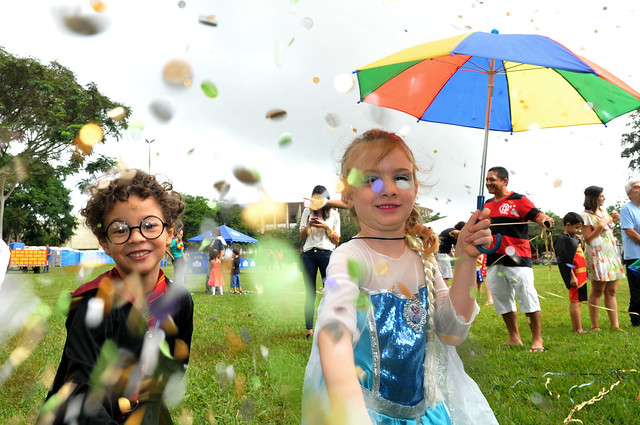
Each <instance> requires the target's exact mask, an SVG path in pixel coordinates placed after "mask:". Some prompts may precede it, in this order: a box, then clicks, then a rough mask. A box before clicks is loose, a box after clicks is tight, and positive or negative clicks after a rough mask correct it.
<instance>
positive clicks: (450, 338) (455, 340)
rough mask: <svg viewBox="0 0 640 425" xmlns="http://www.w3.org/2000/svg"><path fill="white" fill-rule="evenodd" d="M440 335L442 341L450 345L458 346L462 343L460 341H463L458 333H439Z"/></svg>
mask: <svg viewBox="0 0 640 425" xmlns="http://www.w3.org/2000/svg"><path fill="white" fill-rule="evenodd" d="M438 337H439V338H440V340H441V341H442V342H444V343H445V344H448V345H453V346H456V345H460V343H461V342H462V338H460V337H459V336H456V335H438Z"/></svg>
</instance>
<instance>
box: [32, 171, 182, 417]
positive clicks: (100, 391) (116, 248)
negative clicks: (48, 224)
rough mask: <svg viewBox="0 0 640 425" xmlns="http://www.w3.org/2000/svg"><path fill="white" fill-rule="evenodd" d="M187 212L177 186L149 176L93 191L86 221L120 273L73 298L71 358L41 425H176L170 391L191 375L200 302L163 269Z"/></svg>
mask: <svg viewBox="0 0 640 425" xmlns="http://www.w3.org/2000/svg"><path fill="white" fill-rule="evenodd" d="M183 211H184V203H183V202H182V200H181V196H180V195H179V194H178V193H176V192H174V191H173V190H172V186H171V184H170V183H168V182H166V183H160V182H159V181H158V180H157V179H156V177H155V176H153V175H150V174H147V173H145V172H143V171H140V170H126V171H124V172H122V173H121V175H120V176H118V177H117V178H115V179H113V180H111V181H103V182H101V183H98V184H96V185H95V186H93V187H92V188H91V199H89V201H88V202H87V205H86V207H85V208H84V209H83V210H82V211H81V214H82V215H83V216H84V217H85V218H86V223H87V225H88V226H89V228H90V229H91V230H92V232H93V233H94V234H95V235H96V237H97V238H98V241H99V242H100V245H101V246H102V247H103V248H104V250H105V252H106V253H107V254H108V255H110V256H111V257H112V258H113V260H114V261H115V267H114V268H113V269H111V270H109V271H108V272H106V273H103V274H101V275H100V276H98V277H97V278H95V279H94V280H92V281H90V282H88V283H85V284H84V285H82V286H80V287H79V288H78V289H76V290H75V291H74V292H73V293H72V294H71V306H70V309H69V314H68V317H67V320H66V329H67V339H66V341H65V345H64V351H63V353H62V359H61V361H60V365H59V367H58V372H57V374H56V376H55V379H54V382H53V386H52V388H51V390H50V391H49V394H48V395H47V400H46V402H45V404H44V406H43V408H42V409H41V412H40V418H39V419H38V424H59V423H77V424H89V423H92V424H93V423H100V424H107V423H109V424H116V423H123V422H125V421H126V420H127V419H128V418H130V417H134V416H135V417H136V423H145V424H146V423H149V424H171V423H172V421H171V417H170V415H169V411H168V409H167V407H166V405H165V403H164V398H165V396H166V395H165V394H164V389H165V387H166V386H167V383H168V382H176V380H179V379H181V378H182V376H183V375H184V373H185V371H186V367H187V363H188V361H189V350H190V346H191V335H192V333H193V300H192V298H191V294H190V292H189V291H188V290H187V289H186V288H185V287H183V286H181V285H177V284H173V283H172V282H171V281H170V280H169V279H167V278H166V277H165V275H164V273H163V271H162V269H161V268H160V260H161V259H162V257H163V255H164V252H165V249H166V246H167V243H168V241H170V240H171V238H172V237H173V228H174V224H175V223H176V221H178V220H179V218H180V216H181V215H182V213H183ZM132 419H133V418H132ZM138 419H140V420H138ZM141 421H142V422H141Z"/></svg>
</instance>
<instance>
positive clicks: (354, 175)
mask: <svg viewBox="0 0 640 425" xmlns="http://www.w3.org/2000/svg"><path fill="white" fill-rule="evenodd" d="M347 183H349V184H350V185H351V186H353V187H360V186H364V173H363V172H362V171H360V170H358V169H357V168H352V169H351V171H349V175H348V176H347Z"/></svg>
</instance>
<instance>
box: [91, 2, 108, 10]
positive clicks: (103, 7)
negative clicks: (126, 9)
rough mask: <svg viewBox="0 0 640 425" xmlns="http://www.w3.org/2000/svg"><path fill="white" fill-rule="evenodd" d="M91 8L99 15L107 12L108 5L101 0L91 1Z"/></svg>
mask: <svg viewBox="0 0 640 425" xmlns="http://www.w3.org/2000/svg"><path fill="white" fill-rule="evenodd" d="M91 8H92V9H93V10H95V11H96V12H98V13H102V12H104V11H106V10H107V5H106V4H104V2H103V1H101V0H91Z"/></svg>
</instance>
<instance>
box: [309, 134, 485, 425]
mask: <svg viewBox="0 0 640 425" xmlns="http://www.w3.org/2000/svg"><path fill="white" fill-rule="evenodd" d="M417 171H418V169H417V166H416V162H415V159H414V157H413V154H412V152H411V150H410V149H409V147H408V146H407V145H406V144H405V142H404V140H403V139H402V138H401V137H399V136H397V135H396V134H393V133H388V132H385V131H382V130H370V131H367V132H366V133H364V134H363V135H362V136H360V137H358V138H356V139H355V140H354V141H353V142H352V143H351V144H350V145H349V147H347V150H346V152H345V153H344V156H343V159H342V169H341V179H342V182H343V183H344V184H345V189H344V190H343V191H342V198H343V200H344V201H345V203H346V204H347V205H349V206H350V208H351V210H352V212H353V213H354V215H355V217H356V218H357V222H358V226H359V232H358V234H357V235H356V236H355V237H353V238H352V239H351V240H350V241H349V242H347V243H345V244H342V245H340V246H339V247H338V248H337V249H336V250H335V252H334V253H333V254H332V256H331V260H330V262H329V267H328V270H327V279H326V283H325V289H324V297H323V298H322V301H321V303H320V306H319V308H318V320H317V322H316V332H315V333H314V341H313V347H312V351H311V356H310V358H309V363H308V364H307V368H306V372H305V381H304V389H303V402H302V404H303V405H302V422H303V424H325V423H344V424H350V425H351V424H394V425H409V424H416V423H422V424H432V425H435V424H438V425H440V424H451V423H453V424H460V423H468V424H474V423H475V424H483V425H486V424H497V421H496V419H495V416H494V415H493V412H492V411H491V408H490V407H489V405H488V403H487V401H486V399H485V398H484V396H483V395H482V393H481V392H480V390H479V388H478V386H477V385H476V384H475V382H473V380H471V378H469V376H467V375H466V374H465V372H464V368H463V366H462V362H461V360H460V358H459V357H458V355H457V353H456V350H455V347H454V346H455V345H458V344H460V343H461V342H462V341H463V340H464V339H465V338H466V335H467V332H468V330H469V327H470V324H471V322H472V321H473V319H474V317H475V316H476V315H477V314H478V312H479V310H480V309H479V307H478V305H477V303H476V301H475V299H474V298H472V297H471V295H470V293H471V289H472V288H475V281H476V258H477V256H478V255H479V254H480V252H479V251H478V249H477V248H476V245H483V246H485V247H488V246H489V244H490V243H491V241H492V237H491V231H490V230H489V219H488V217H489V211H488V210H486V209H485V210H484V211H476V212H475V213H473V214H472V215H471V218H470V219H469V221H468V222H467V224H466V225H465V226H464V227H463V228H462V230H461V232H460V234H459V237H458V240H457V243H456V251H455V252H456V257H457V258H456V264H455V271H456V272H455V274H454V276H453V282H452V284H451V287H450V288H448V287H447V285H446V284H445V283H444V280H443V279H442V275H441V274H440V271H439V269H438V265H437V263H436V260H435V258H434V253H435V252H437V250H438V237H437V235H436V234H434V232H433V230H432V229H431V228H430V227H427V226H425V225H423V224H422V223H420V222H419V218H420V214H419V212H418V209H417V208H416V205H415V199H416V196H417V194H418V186H419V183H418V181H417V176H416V173H417ZM436 307H437V308H436ZM450 415H451V416H450Z"/></svg>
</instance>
